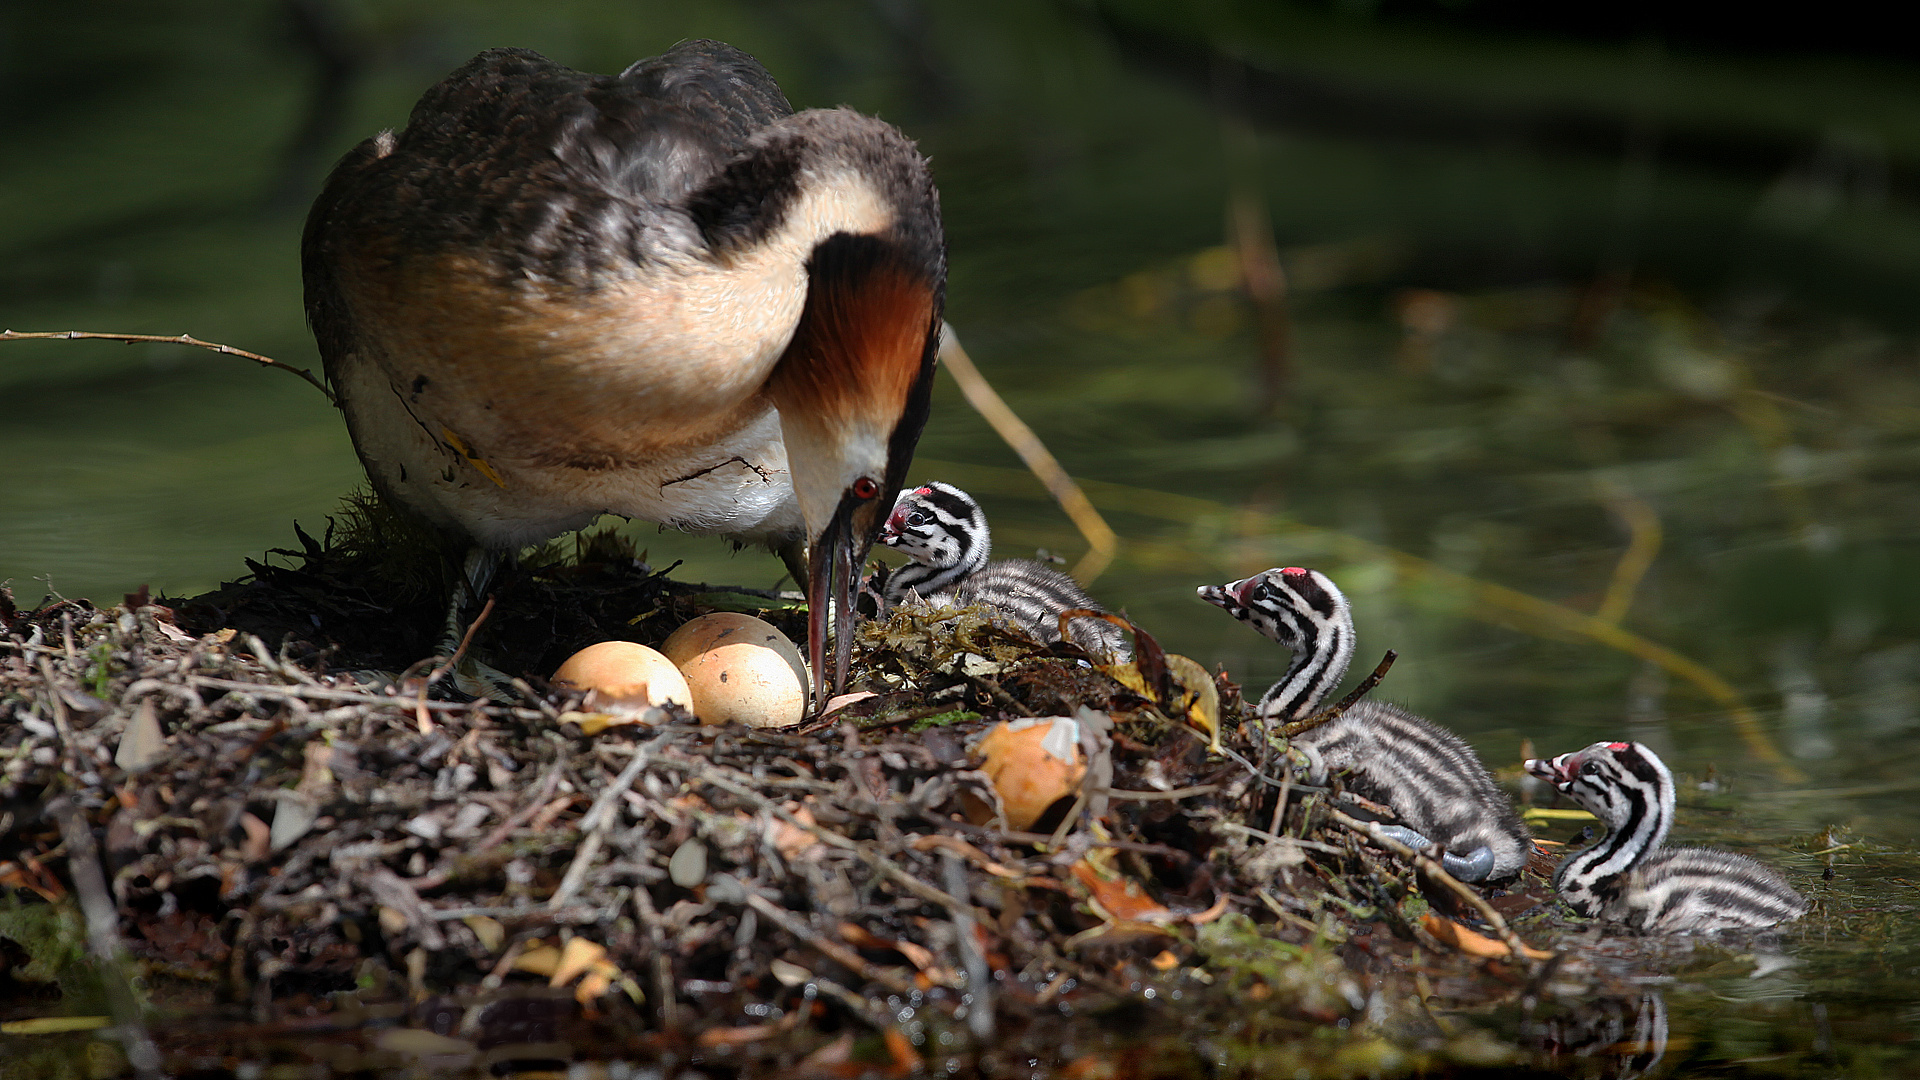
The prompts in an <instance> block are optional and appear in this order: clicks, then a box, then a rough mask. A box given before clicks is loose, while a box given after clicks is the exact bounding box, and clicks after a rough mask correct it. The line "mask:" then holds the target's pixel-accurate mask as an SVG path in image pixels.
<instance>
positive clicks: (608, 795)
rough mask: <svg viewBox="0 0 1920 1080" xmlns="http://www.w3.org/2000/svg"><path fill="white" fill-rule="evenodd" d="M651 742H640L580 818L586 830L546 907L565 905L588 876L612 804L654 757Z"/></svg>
mask: <svg viewBox="0 0 1920 1080" xmlns="http://www.w3.org/2000/svg"><path fill="white" fill-rule="evenodd" d="M653 745H654V744H652V743H642V744H641V745H640V746H639V747H638V748H637V749H636V750H634V753H633V760H632V761H629V762H627V767H626V768H624V769H621V770H620V775H619V776H616V777H614V779H613V783H611V784H608V785H607V787H606V790H604V791H602V792H601V793H600V797H599V798H597V799H595V800H594V801H593V808H592V809H590V810H588V811H587V816H586V817H584V818H582V819H580V831H581V832H583V833H585V834H586V837H585V839H583V840H581V841H580V848H579V850H578V851H576V852H575V853H574V856H573V862H572V863H571V864H569V865H568V866H567V873H566V876H565V877H562V878H561V879H560V887H559V888H557V889H555V890H553V897H552V898H551V899H549V900H548V901H547V910H548V911H558V910H560V909H561V908H563V907H566V906H567V901H569V900H571V899H573V894H574V893H576V892H579V891H580V883H581V882H583V881H585V880H586V879H587V871H588V870H591V869H592V868H593V860H594V858H595V857H597V856H598V855H599V854H600V847H601V845H603V844H605V843H606V842H607V831H608V830H609V829H611V828H612V827H613V816H614V815H613V808H614V806H615V805H616V804H617V803H619V802H620V801H621V796H623V795H625V794H626V793H627V789H628V788H630V787H632V786H633V782H634V781H635V780H636V779H638V778H639V776H640V773H641V771H642V770H644V769H645V768H646V767H647V763H648V762H649V761H652V760H653Z"/></svg>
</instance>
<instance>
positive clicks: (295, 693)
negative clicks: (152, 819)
mask: <svg viewBox="0 0 1920 1080" xmlns="http://www.w3.org/2000/svg"><path fill="white" fill-rule="evenodd" d="M187 681H188V682H189V683H191V684H193V685H194V686H204V687H206V688H207V689H209V690H226V691H228V692H230V693H238V694H256V695H258V696H260V697H268V698H279V699H285V698H312V699H314V700H317V701H338V702H342V703H345V704H354V705H391V706H393V707H394V708H404V707H406V706H408V705H414V704H416V702H411V701H408V700H406V699H405V698H396V697H383V696H381V695H379V694H369V693H365V692H363V691H359V690H335V689H333V688H332V687H326V686H274V685H271V684H269V683H250V682H239V681H237V680H234V679H216V678H214V677H212V676H211V675H189V676H187ZM422 707H424V708H426V709H428V710H431V711H433V712H472V711H474V710H475V709H476V708H477V709H478V710H479V711H480V713H481V714H482V715H484V716H495V717H510V718H512V719H515V720H539V719H542V715H541V713H540V710H538V709H521V708H512V707H508V706H504V705H482V704H480V703H479V702H474V701H428V702H426V703H425V704H424V706H422Z"/></svg>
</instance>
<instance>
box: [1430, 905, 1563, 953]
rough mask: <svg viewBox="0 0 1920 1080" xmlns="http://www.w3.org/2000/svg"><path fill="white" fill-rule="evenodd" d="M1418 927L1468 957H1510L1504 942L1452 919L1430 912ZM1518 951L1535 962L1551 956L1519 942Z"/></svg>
mask: <svg viewBox="0 0 1920 1080" xmlns="http://www.w3.org/2000/svg"><path fill="white" fill-rule="evenodd" d="M1420 925H1421V927H1422V928H1424V929H1425V930H1426V932H1427V933H1429V934H1432V935H1433V936H1434V940H1436V941H1438V942H1440V943H1441V944H1442V945H1448V946H1451V947H1453V948H1455V949H1458V950H1459V951H1461V952H1463V953H1466V954H1467V955H1468V956H1484V957H1487V958H1489V959H1493V960H1505V959H1507V958H1508V957H1509V956H1510V955H1511V954H1510V953H1508V952H1507V946H1506V943H1505V942H1502V941H1498V940H1496V939H1494V938H1490V937H1488V936H1486V935H1485V934H1482V933H1479V932H1478V931H1475V930H1470V929H1468V928H1467V927H1464V926H1461V925H1460V924H1459V923H1457V922H1454V921H1453V920H1452V919H1448V918H1445V917H1443V916H1439V915H1435V914H1433V913H1432V912H1428V913H1427V914H1425V915H1422V916H1421V917H1420ZM1520 951H1521V952H1524V953H1526V954H1527V955H1528V956H1530V957H1532V958H1533V959H1535V960H1547V959H1551V958H1552V956H1553V954H1552V953H1550V952H1544V951H1542V950H1540V949H1536V948H1533V947H1532V946H1529V945H1527V944H1526V943H1525V942H1521V945H1520Z"/></svg>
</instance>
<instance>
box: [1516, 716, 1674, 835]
mask: <svg viewBox="0 0 1920 1080" xmlns="http://www.w3.org/2000/svg"><path fill="white" fill-rule="evenodd" d="M1527 771H1528V772H1529V773H1532V774H1533V775H1534V776H1537V777H1539V778H1540V779H1542V780H1545V781H1546V782H1547V783H1549V784H1552V785H1553V786H1554V787H1555V788H1557V789H1559V790H1560V791H1561V792H1562V793H1563V794H1565V795H1567V796H1568V797H1569V798H1571V799H1573V801H1574V802H1577V803H1579V804H1580V805H1581V806H1584V807H1586V808H1587V809H1588V810H1589V811H1591V812H1592V813H1593V816H1594V817H1597V818H1599V819H1600V820H1601V821H1602V822H1604V823H1605V824H1606V826H1607V828H1609V829H1613V830H1616V831H1618V830H1622V829H1627V828H1629V826H1631V825H1633V824H1636V823H1642V822H1644V823H1649V824H1650V823H1652V822H1655V821H1657V822H1659V823H1660V833H1661V835H1660V836H1658V837H1650V838H1648V840H1649V846H1651V845H1657V844H1658V843H1659V842H1660V840H1661V839H1663V838H1664V836H1665V833H1666V829H1665V824H1666V823H1667V822H1669V821H1671V820H1672V819H1673V773H1671V772H1669V771H1668V770H1667V766H1666V763H1665V762H1663V761H1661V760H1660V758H1659V756H1658V755H1656V754H1655V753H1654V752H1653V751H1652V750H1649V749H1647V748H1646V747H1645V746H1642V745H1641V744H1639V743H1631V742H1597V743H1594V744H1593V745H1592V746H1589V747H1587V748H1586V749H1584V750H1575V751H1574V752H1572V753H1570V754H1561V755H1560V756H1559V757H1556V758H1552V759H1550V760H1541V759H1539V758H1534V759H1532V760H1529V761H1528V762H1527Z"/></svg>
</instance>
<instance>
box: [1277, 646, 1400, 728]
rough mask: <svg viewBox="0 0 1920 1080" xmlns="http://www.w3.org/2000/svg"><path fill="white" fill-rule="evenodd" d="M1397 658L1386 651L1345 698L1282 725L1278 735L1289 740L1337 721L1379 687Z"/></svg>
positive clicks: (1395, 653) (1396, 655)
mask: <svg viewBox="0 0 1920 1080" xmlns="http://www.w3.org/2000/svg"><path fill="white" fill-rule="evenodd" d="M1399 658H1400V654H1399V653H1398V652H1396V651H1395V650H1393V649H1388V650H1387V655H1385V656H1383V657H1381V658H1380V663H1379V664H1377V665H1376V666H1375V667H1374V669H1373V673H1372V674H1371V675H1368V676H1367V677H1366V678H1364V679H1361V680H1360V685H1359V686H1356V687H1354V688H1353V689H1352V690H1351V691H1349V692H1348V693H1347V696H1346V697H1343V698H1341V699H1340V700H1339V701H1336V702H1334V703H1333V704H1332V705H1329V706H1327V707H1326V708H1324V709H1321V710H1320V711H1319V712H1317V713H1314V714H1313V715H1312V716H1309V717H1307V718H1306V719H1305V720H1295V721H1294V722H1293V723H1291V724H1285V725H1283V726H1282V727H1281V728H1280V734H1281V735H1283V736H1285V737H1286V738H1289V739H1291V738H1293V737H1294V736H1295V735H1299V734H1301V733H1302V732H1307V731H1312V730H1313V729H1314V728H1317V727H1319V726H1320V725H1321V724H1325V723H1329V722H1331V721H1333V720H1336V719H1339V717H1340V715H1341V714H1342V713H1345V712H1346V711H1347V710H1348V709H1351V708H1353V707H1354V705H1355V704H1357V703H1358V702H1359V700H1360V699H1361V698H1363V697H1366V696H1367V694H1368V693H1370V692H1371V691H1372V690H1373V688H1374V687H1376V686H1379V685H1380V680H1381V679H1384V678H1386V677H1387V672H1388V671H1389V670H1391V669H1392V667H1393V662H1394V661H1395V660H1397V659H1399Z"/></svg>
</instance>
